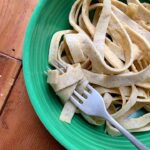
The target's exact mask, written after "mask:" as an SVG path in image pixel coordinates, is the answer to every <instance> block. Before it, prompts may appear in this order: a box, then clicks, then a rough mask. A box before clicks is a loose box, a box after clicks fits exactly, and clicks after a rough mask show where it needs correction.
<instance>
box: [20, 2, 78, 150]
mask: <svg viewBox="0 0 150 150" xmlns="http://www.w3.org/2000/svg"><path fill="white" fill-rule="evenodd" d="M46 1H47V0H39V2H38V3H37V5H36V6H35V8H34V10H33V12H32V15H31V17H30V19H29V21H28V25H27V27H26V32H25V36H24V43H23V56H22V62H23V74H24V81H25V86H26V90H27V93H28V96H29V100H30V102H31V104H32V106H33V108H34V111H35V113H36V114H37V116H38V118H39V119H40V121H41V122H42V124H43V125H44V127H45V128H46V129H47V131H48V132H49V133H50V134H51V135H52V136H53V137H54V138H55V140H57V141H58V142H59V143H60V144H61V145H62V146H63V147H65V148H66V149H71V150H75V149H76V148H75V146H73V145H72V144H71V143H70V142H69V141H68V140H66V139H65V138H63V136H62V135H61V133H59V132H58V131H57V129H56V128H54V127H53V126H52V125H50V124H49V125H48V124H47V121H46V120H47V119H46V118H45V117H44V113H43V111H42V109H41V107H39V104H38V101H37V100H36V99H37V98H36V94H35V93H34V88H33V86H32V84H31V83H30V81H31V76H30V75H31V74H30V71H29V70H30V65H29V61H26V60H28V58H29V55H30V43H31V42H30V41H31V40H30V39H31V38H32V33H33V30H34V26H35V24H36V21H37V19H38V17H39V14H40V12H41V11H42V9H43V7H44V5H45V3H46Z"/></svg>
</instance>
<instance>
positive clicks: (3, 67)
mask: <svg viewBox="0 0 150 150" xmlns="http://www.w3.org/2000/svg"><path fill="white" fill-rule="evenodd" d="M20 67H21V62H20V61H18V60H16V59H13V58H11V57H8V56H5V55H3V54H0V110H1V109H2V106H3V104H4V103H5V100H6V98H7V95H8V93H9V91H10V89H11V87H12V85H13V83H14V80H15V78H16V76H17V73H18V71H19V70H20Z"/></svg>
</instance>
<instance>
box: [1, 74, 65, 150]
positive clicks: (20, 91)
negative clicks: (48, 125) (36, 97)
mask: <svg viewBox="0 0 150 150" xmlns="http://www.w3.org/2000/svg"><path fill="white" fill-rule="evenodd" d="M0 139H1V140H0V149H1V150H30V149H31V150H63V149H64V148H62V147H61V146H60V145H59V144H58V143H57V142H56V141H55V140H54V139H53V137H52V136H51V135H50V134H49V133H48V132H47V130H46V129H45V128H44V126H43V125H42V124H41V122H40V120H39V119H38V117H37V115H36V114H35V112H34V110H33V108H32V106H31V104H30V102H29V99H28V96H27V92H26V89H25V86H24V81H23V74H22V72H21V73H20V75H19V78H18V79H17V81H16V83H15V85H14V88H13V90H12V91H11V94H10V96H9V98H8V101H7V104H6V106H5V108H4V110H3V113H2V115H1V116H0Z"/></svg>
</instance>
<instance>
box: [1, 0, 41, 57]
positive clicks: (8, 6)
mask: <svg viewBox="0 0 150 150" xmlns="http://www.w3.org/2000/svg"><path fill="white" fill-rule="evenodd" d="M37 2H38V0H0V52H2V53H5V54H7V55H9V56H12V57H15V58H18V59H21V57H22V46H23V40H24V34H25V30H26V27H27V24H28V21H29V18H30V16H31V14H32V11H33V9H34V7H35V5H36V4H37Z"/></svg>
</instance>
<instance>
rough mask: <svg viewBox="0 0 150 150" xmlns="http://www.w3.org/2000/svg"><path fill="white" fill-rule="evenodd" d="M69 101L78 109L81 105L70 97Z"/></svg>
mask: <svg viewBox="0 0 150 150" xmlns="http://www.w3.org/2000/svg"><path fill="white" fill-rule="evenodd" d="M70 100H71V101H72V103H73V104H75V105H76V106H77V107H78V108H80V106H81V104H80V103H79V102H78V100H76V99H75V98H74V97H73V96H70Z"/></svg>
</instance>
